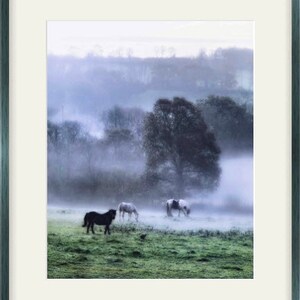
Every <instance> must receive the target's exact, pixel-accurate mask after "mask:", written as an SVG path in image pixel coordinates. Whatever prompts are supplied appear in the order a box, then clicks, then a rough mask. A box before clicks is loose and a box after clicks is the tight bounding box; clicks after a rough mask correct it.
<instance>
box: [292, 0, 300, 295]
mask: <svg viewBox="0 0 300 300" xmlns="http://www.w3.org/2000/svg"><path fill="white" fill-rule="evenodd" d="M299 9H300V6H299V0H292V300H299V299H300V291H299V288H300V287H299V281H300V236H299V235H300V220H299V209H300V95H299V87H300V72H299V69H300V61H299V58H300V57H299V56H300V47H299V46H300V30H299V29H300V26H299V25H300V23H299Z"/></svg>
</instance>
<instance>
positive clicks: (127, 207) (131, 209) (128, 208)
mask: <svg viewBox="0 0 300 300" xmlns="http://www.w3.org/2000/svg"><path fill="white" fill-rule="evenodd" d="M118 211H119V217H120V219H121V216H122V218H123V220H124V214H125V213H128V219H131V215H132V213H133V214H134V215H135V220H136V221H138V217H139V214H138V212H137V209H136V207H135V206H134V205H133V204H132V203H127V202H122V203H120V204H119V206H118Z"/></svg>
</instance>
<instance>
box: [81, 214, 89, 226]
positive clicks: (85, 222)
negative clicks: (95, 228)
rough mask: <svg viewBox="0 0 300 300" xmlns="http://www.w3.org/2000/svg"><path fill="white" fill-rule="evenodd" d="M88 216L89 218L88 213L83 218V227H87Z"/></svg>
mask: <svg viewBox="0 0 300 300" xmlns="http://www.w3.org/2000/svg"><path fill="white" fill-rule="evenodd" d="M87 218H88V214H87V213H86V214H85V216H84V219H83V225H82V227H85V226H86V225H87Z"/></svg>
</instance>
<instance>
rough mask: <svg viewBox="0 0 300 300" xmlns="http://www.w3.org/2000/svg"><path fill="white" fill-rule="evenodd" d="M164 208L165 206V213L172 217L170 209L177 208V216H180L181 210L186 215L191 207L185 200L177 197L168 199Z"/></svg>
mask: <svg viewBox="0 0 300 300" xmlns="http://www.w3.org/2000/svg"><path fill="white" fill-rule="evenodd" d="M166 208H167V215H168V217H173V215H172V209H177V210H178V217H180V213H181V212H183V214H184V215H185V216H186V217H187V216H188V215H189V214H190V212H191V208H190V205H189V203H188V202H187V201H185V200H182V199H179V200H175V199H169V200H167V202H166Z"/></svg>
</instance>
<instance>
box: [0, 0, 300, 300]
mask: <svg viewBox="0 0 300 300" xmlns="http://www.w3.org/2000/svg"><path fill="white" fill-rule="evenodd" d="M299 1H300V0H292V300H299V299H300V291H299V289H300V285H299V282H300V219H299V212H300V95H299V86H300V72H299V68H300V63H299V59H300V30H299V28H300V22H299V13H300V11H299V9H300V6H299ZM0 3H1V5H0V38H1V47H0V101H1V106H0V114H1V120H0V122H1V130H0V136H1V146H0V153H1V162H0V170H1V183H0V190H1V201H0V215H1V228H0V257H1V259H0V268H1V273H0V276H1V277H0V293H1V298H0V299H1V300H8V299H9V0H0Z"/></svg>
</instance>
